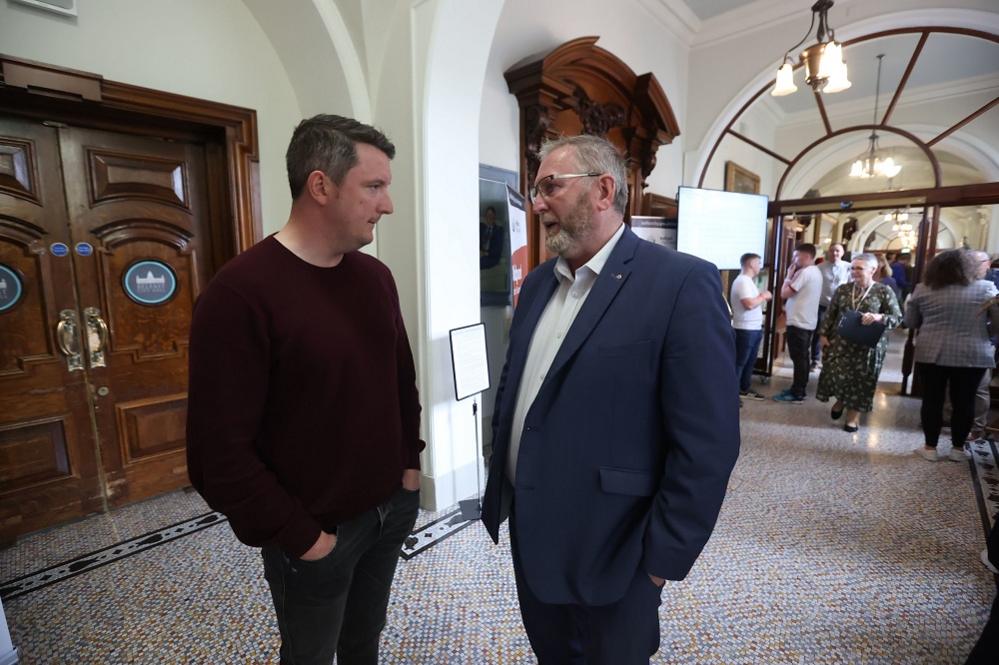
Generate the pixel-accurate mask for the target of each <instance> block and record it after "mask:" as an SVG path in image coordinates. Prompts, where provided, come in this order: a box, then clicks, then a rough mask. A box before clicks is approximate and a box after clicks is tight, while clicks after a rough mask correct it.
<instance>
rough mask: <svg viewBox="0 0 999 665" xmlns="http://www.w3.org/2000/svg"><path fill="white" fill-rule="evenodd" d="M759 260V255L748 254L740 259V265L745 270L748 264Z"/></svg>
mask: <svg viewBox="0 0 999 665" xmlns="http://www.w3.org/2000/svg"><path fill="white" fill-rule="evenodd" d="M758 258H760V255H759V254H753V253H752V252H746V253H745V254H743V255H742V256H740V257H739V265H740V266H742V267H743V268H745V267H746V264H747V263H749V262H750V261H752V260H753V259H758Z"/></svg>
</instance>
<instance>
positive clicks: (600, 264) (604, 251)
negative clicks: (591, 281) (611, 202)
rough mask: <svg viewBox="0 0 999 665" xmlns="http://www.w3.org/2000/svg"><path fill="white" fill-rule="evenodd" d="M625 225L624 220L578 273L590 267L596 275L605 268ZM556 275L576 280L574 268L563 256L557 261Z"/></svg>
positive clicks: (567, 279)
mask: <svg viewBox="0 0 999 665" xmlns="http://www.w3.org/2000/svg"><path fill="white" fill-rule="evenodd" d="M624 226H625V225H624V222H622V223H621V226H619V227H618V228H617V231H615V232H614V235H612V236H611V237H610V240H608V241H607V242H606V243H604V246H603V247H601V248H600V250H599V251H598V252H597V253H596V254H594V255H593V257H592V258H591V259H590V260H589V261H587V262H586V263H584V264H583V265H581V266H580V267H579V270H577V271H576V274H579V271H580V270H583V268H587V269H589V271H590V272H592V273H593V275H594V277H596V276H597V275H599V274H600V271H601V270H603V269H604V265H606V263H607V259H609V258H610V255H611V252H613V251H614V247H615V246H616V245H617V241H618V240H620V239H621V236H622V235H624ZM555 276H556V277H557V278H558V279H559V281H563V280H566V281H569V282H573V281H575V277H573V274H572V269H570V268H569V262H568V261H566V260H565V259H564V258H562V257H561V256H560V257H558V260H557V261H556V262H555Z"/></svg>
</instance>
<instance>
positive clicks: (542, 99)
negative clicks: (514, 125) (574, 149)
mask: <svg viewBox="0 0 999 665" xmlns="http://www.w3.org/2000/svg"><path fill="white" fill-rule="evenodd" d="M597 39H599V37H580V38H578V39H574V40H572V41H569V42H566V43H565V44H563V45H562V46H559V47H558V48H556V49H555V50H554V51H551V52H550V53H548V54H546V55H543V56H540V57H539V56H534V57H531V58H529V59H527V60H526V61H523V62H521V63H518V64H517V65H515V66H514V67H512V68H511V69H509V70H507V72H506V74H505V77H506V81H507V85H508V86H509V88H510V92H511V93H513V94H514V95H516V96H517V101H518V103H519V104H520V187H521V191H523V192H526V191H528V189H529V188H530V186H531V184H532V183H533V182H534V177H535V175H536V174H537V172H538V165H539V160H538V157H537V152H538V149H539V148H540V147H541V144H542V142H543V141H544V140H545V139H550V138H557V137H558V136H562V135H565V136H573V135H577V134H595V135H598V136H604V137H606V138H607V139H608V140H610V141H611V142H612V143H614V145H616V146H617V147H618V148H619V149H620V150H621V153H622V154H623V155H624V156H625V159H626V160H627V167H628V188H629V191H630V198H629V201H628V216H629V217H630V215H632V214H637V213H639V211H640V208H641V204H642V195H643V194H644V192H645V188H646V186H647V184H646V179H647V178H648V177H649V174H650V173H652V169H654V168H655V166H656V151H657V150H658V149H659V146H661V145H666V144H668V143H671V142H672V141H673V139H674V138H676V137H677V136H679V134H680V128H679V127H678V126H677V123H676V117H675V116H674V115H673V108H672V107H671V106H670V103H669V100H668V99H667V98H666V93H665V92H663V89H662V87H661V86H660V85H659V82H658V81H657V80H656V77H655V76H654V75H652V74H651V73H648V74H642V75H641V76H638V75H636V74H635V72H633V71H632V70H631V68H630V67H628V65H626V64H625V63H624V62H622V61H621V60H620V59H619V58H617V56H615V55H613V54H612V53H610V52H608V51H605V50H604V49H602V48H600V47H598V46H596V43H597ZM527 203H528V205H530V201H528V202H527ZM528 220H529V221H528V256H529V257H530V265H531V267H532V268H533V267H534V266H536V265H537V264H538V263H540V262H541V261H542V260H543V259H544V258H545V257H544V256H543V251H544V243H543V242H541V235H540V234H541V228H540V225H539V224H538V220H537V218H536V217H535V216H534V215H533V214H531V212H530V210H529V211H528Z"/></svg>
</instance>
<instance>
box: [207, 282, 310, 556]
mask: <svg viewBox="0 0 999 665" xmlns="http://www.w3.org/2000/svg"><path fill="white" fill-rule="evenodd" d="M269 351H270V349H269V339H268V334H267V319H266V316H265V315H264V314H263V312H261V311H260V310H259V309H257V308H255V307H253V306H252V305H251V304H249V303H248V302H247V301H246V300H245V299H244V298H242V297H241V296H240V295H239V294H238V293H237V292H235V291H234V290H232V289H230V288H228V287H226V286H225V285H224V284H222V283H219V282H218V281H217V280H216V281H215V282H213V283H212V284H210V285H209V287H208V289H206V290H205V292H204V293H202V295H201V297H200V298H199V299H198V302H197V303H196V305H195V309H194V317H193V319H192V322H191V344H190V373H189V377H190V379H189V381H190V383H189V388H188V408H187V464H188V473H189V474H190V478H191V484H192V485H194V487H195V489H197V490H198V492H199V493H200V494H201V496H203V497H204V499H205V501H207V502H208V505H209V506H211V507H212V508H213V509H215V510H218V511H219V512H221V513H223V514H224V515H225V516H226V517H228V518H229V523H230V525H231V526H232V530H233V532H234V533H235V534H236V537H237V538H239V540H240V541H242V542H243V543H246V544H247V545H251V546H255V547H256V546H262V545H267V544H272V543H273V544H277V545H278V546H280V547H281V549H283V550H284V551H285V552H286V553H287V554H288V555H290V556H293V557H296V558H298V557H300V556H301V555H302V554H304V553H305V552H306V551H307V550H308V549H309V548H310V547H311V546H312V545H313V544H314V543H315V541H316V539H317V538H318V537H319V534H320V531H321V527H320V525H319V523H318V522H317V521H316V520H315V519H314V518H313V517H312V516H311V515H310V514H309V513H308V512H307V511H306V510H305V508H304V507H303V506H302V505H301V503H300V502H299V501H298V500H297V499H296V498H294V497H293V496H291V495H290V494H289V493H288V492H287V490H285V488H284V487H282V486H281V484H280V483H279V482H278V479H277V477H276V476H275V475H274V473H272V472H271V470H270V469H269V468H268V467H267V465H265V464H264V461H263V460H262V459H261V458H260V455H259V453H258V452H257V446H256V441H257V437H258V435H259V432H260V427H261V423H262V422H263V416H264V410H265V408H266V401H267V394H268V365H269V357H270V354H269Z"/></svg>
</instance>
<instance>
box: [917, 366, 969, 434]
mask: <svg viewBox="0 0 999 665" xmlns="http://www.w3.org/2000/svg"><path fill="white" fill-rule="evenodd" d="M916 368H917V369H918V370H919V371H920V372H922V382H923V405H922V408H921V409H920V412H919V413H920V417H921V418H922V421H923V436H924V437H925V443H926V445H927V446H930V447H933V448H935V447H936V445H937V439H939V438H940V429H941V428H942V427H943V405H944V394H945V393H946V392H947V386H948V384H949V385H950V404H951V416H950V440H951V443H952V444H953V445H954V447H955V448H963V447H964V440H965V439H966V438H967V436H968V432H970V431H971V421H972V419H973V418H974V417H975V391H976V390H978V383H979V381H981V380H982V374H984V373H985V368H984V367H947V366H945V365H935V364H932V363H916Z"/></svg>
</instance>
